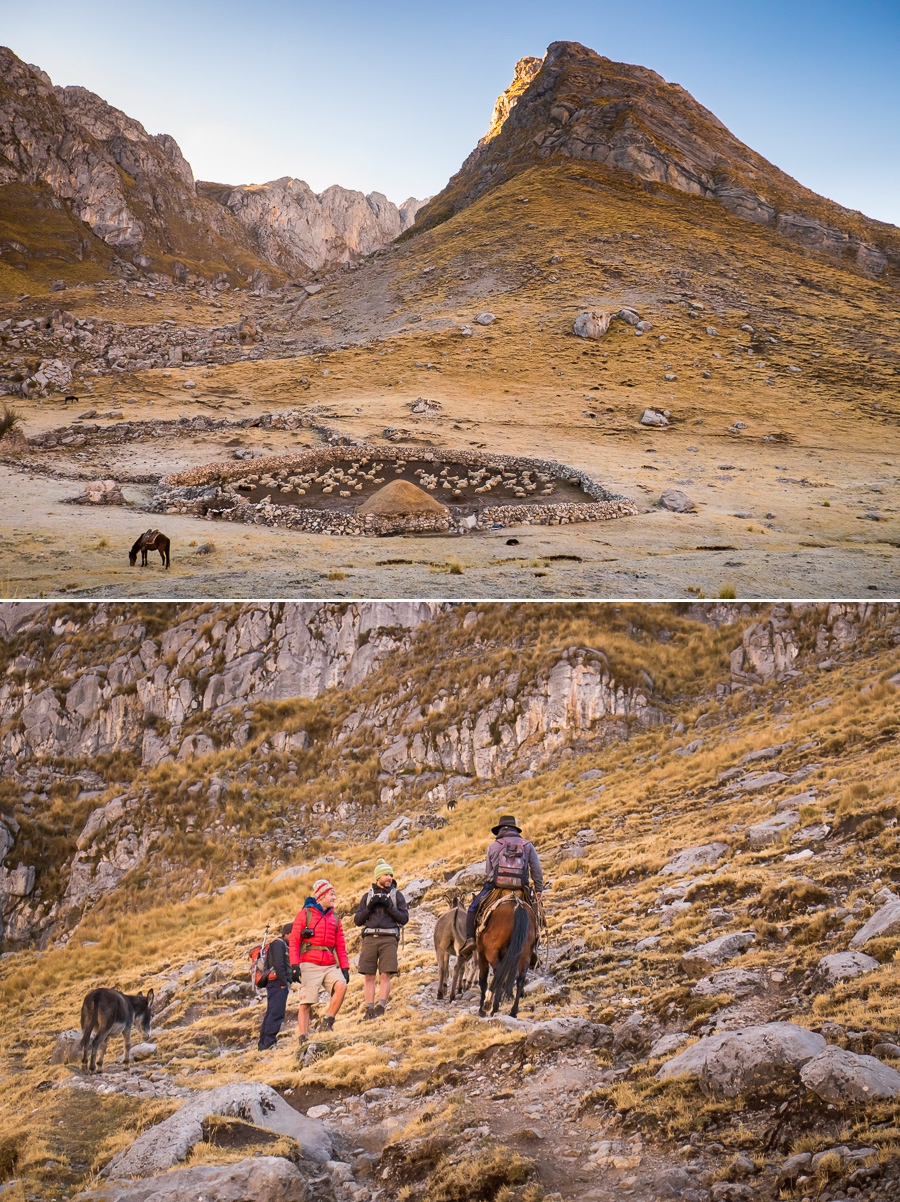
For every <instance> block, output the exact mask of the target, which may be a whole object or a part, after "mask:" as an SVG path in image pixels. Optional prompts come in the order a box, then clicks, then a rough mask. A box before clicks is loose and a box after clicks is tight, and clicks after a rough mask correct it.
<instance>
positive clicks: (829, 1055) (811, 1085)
mask: <svg viewBox="0 0 900 1202" xmlns="http://www.w3.org/2000/svg"><path fill="white" fill-rule="evenodd" d="M800 1079H801V1081H802V1082H803V1084H804V1085H805V1086H807V1088H808V1089H811V1090H812V1091H813V1093H815V1094H818V1096H819V1097H820V1098H822V1100H823V1101H825V1102H833V1103H834V1104H836V1105H840V1106H846V1105H850V1104H852V1103H859V1102H881V1101H890V1100H891V1099H893V1098H896V1097H897V1096H898V1095H900V1073H898V1072H897V1070H896V1069H895V1068H891V1067H890V1065H888V1064H882V1062H881V1061H880V1060H876V1058H875V1057H874V1056H858V1055H857V1054H856V1053H855V1052H848V1051H846V1050H845V1049H844V1048H838V1047H834V1046H833V1045H832V1046H830V1047H827V1048H825V1049H824V1050H823V1051H822V1052H820V1053H819V1054H818V1055H817V1056H815V1057H813V1058H812V1059H811V1060H809V1061H808V1062H807V1063H806V1064H805V1065H804V1066H803V1068H802V1069H801V1070H800Z"/></svg>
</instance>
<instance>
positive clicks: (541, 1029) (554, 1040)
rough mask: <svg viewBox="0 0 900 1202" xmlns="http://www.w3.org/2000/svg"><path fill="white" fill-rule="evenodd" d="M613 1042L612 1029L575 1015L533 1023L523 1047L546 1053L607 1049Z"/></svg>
mask: <svg viewBox="0 0 900 1202" xmlns="http://www.w3.org/2000/svg"><path fill="white" fill-rule="evenodd" d="M612 1041H613V1032H612V1028H611V1027H608V1026H606V1024H605V1023H592V1022H590V1021H589V1020H588V1019H586V1018H579V1017H578V1016H576V1015H571V1016H569V1015H562V1016H560V1017H559V1018H550V1019H547V1021H546V1022H541V1023H535V1025H534V1026H533V1027H532V1029H531V1030H530V1031H529V1032H528V1036H527V1038H526V1039H525V1046H526V1047H528V1048H535V1049H536V1050H537V1051H541V1052H546V1051H550V1050H552V1049H556V1048H569V1047H576V1046H580V1047H590V1048H599V1047H607V1046H608V1045H609V1044H611V1043H612Z"/></svg>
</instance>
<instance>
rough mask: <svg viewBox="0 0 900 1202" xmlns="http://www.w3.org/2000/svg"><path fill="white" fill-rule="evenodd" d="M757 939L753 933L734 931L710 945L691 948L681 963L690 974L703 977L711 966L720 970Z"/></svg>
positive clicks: (714, 940)
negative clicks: (726, 962) (720, 966)
mask: <svg viewBox="0 0 900 1202" xmlns="http://www.w3.org/2000/svg"><path fill="white" fill-rule="evenodd" d="M755 939H756V935H755V934H754V933H753V931H732V932H731V933H730V934H729V935H720V936H719V937H718V939H710V941H709V943H701V944H700V945H699V946H698V947H694V948H691V950H690V951H689V952H685V953H684V955H683V956H682V957H681V963H682V964H683V965H684V967H685V968H686V969H687V971H688V972H692V973H695V974H697V975H698V976H702V975H703V973H704V972H705V971H706V969H707V968H709V967H710V966H712V967H713V968H718V966H719V965H720V964H724V963H725V961H726V960H733V959H734V957H735V956H739V955H740V954H741V952H743V951H744V950H745V949H746V948H748V947H749V946H750V944H751V943H753V942H754V940H755Z"/></svg>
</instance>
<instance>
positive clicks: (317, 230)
mask: <svg viewBox="0 0 900 1202" xmlns="http://www.w3.org/2000/svg"><path fill="white" fill-rule="evenodd" d="M4 186H6V187H8V188H16V189H18V191H16V192H15V194H13V193H9V194H8V195H7V198H6V199H8V200H9V201H10V204H9V206H7V207H8V209H9V212H10V214H11V215H12V214H16V216H17V219H18V222H17V224H16V226H15V231H16V236H15V238H13V239H12V242H10V244H9V245H6V244H4V245H2V247H0V249H2V250H4V251H9V250H12V251H13V252H14V253H13V261H17V257H20V258H23V259H24V263H23V264H22V265H27V263H28V261H29V260H31V259H34V258H46V257H47V255H48V254H51V255H59V254H62V255H63V257H64V258H67V259H68V260H69V261H70V262H79V261H81V260H82V259H84V258H85V256H87V257H92V258H95V259H97V258H99V259H101V260H103V261H105V262H107V263H109V264H111V265H112V264H117V265H118V266H119V267H120V269H122V270H125V271H128V272H131V273H134V271H135V269H137V270H138V271H148V270H149V271H152V272H154V273H162V274H163V275H166V276H172V277H173V278H175V279H176V280H177V281H178V282H180V283H183V282H186V281H187V280H189V279H190V278H191V276H192V275H193V276H195V277H198V276H199V277H211V276H216V277H218V276H220V275H222V274H223V265H224V268H225V272H224V274H225V275H226V276H227V275H228V274H229V273H230V274H231V276H232V278H233V279H234V280H244V281H247V280H249V281H250V282H251V283H256V282H258V281H261V280H263V279H267V278H269V277H270V276H271V275H281V273H282V272H286V273H288V274H296V273H298V272H303V271H309V270H317V269H319V268H321V267H325V266H331V265H334V264H338V263H343V262H346V261H347V260H348V259H350V258H356V257H358V256H359V255H364V254H368V253H369V252H370V251H373V250H377V249H379V248H380V247H382V246H385V245H387V243H389V242H391V241H393V239H394V238H396V237H397V236H398V235H399V234H400V233H401V232H402V231H403V230H404V229H405V228H406V227H407V226H408V225H410V224H411V222H412V220H413V218H414V217H415V214H416V211H417V209H418V207H419V204H420V202H419V201H417V200H415V199H414V198H410V199H409V200H407V201H405V202H404V204H403V205H401V206H400V207H399V208H398V207H397V206H396V205H393V204H392V203H391V202H390V201H388V200H387V199H386V198H385V197H383V196H381V195H380V193H377V192H373V193H371V194H370V195H369V196H368V197H365V196H363V195H362V193H360V192H353V191H349V190H348V189H345V188H340V187H333V188H329V189H327V191H326V192H323V193H322V194H321V195H320V196H316V195H315V194H314V193H313V192H312V191H311V189H309V188H308V187H307V185H306V184H305V183H303V181H302V180H289V179H282V180H276V181H275V182H273V183H271V184H264V185H262V186H259V187H256V186H249V187H242V188H232V187H227V186H222V185H202V186H196V185H195V181H194V176H193V172H192V170H191V167H190V164H189V163H188V162H187V160H186V159H185V157H184V155H183V154H182V153H181V150H180V148H179V146H178V143H177V142H176V141H175V139H174V138H173V137H172V136H171V135H170V134H149V133H148V132H147V131H146V130H145V129H144V127H143V126H142V125H141V124H140V122H139V121H135V120H134V119H133V118H132V117H129V116H128V115H127V114H126V113H123V112H121V111H120V110H119V109H117V108H114V107H113V106H112V105H110V104H107V102H106V101H105V100H103V99H102V98H101V97H99V96H97V95H95V94H94V93H93V92H90V91H88V89H87V88H82V87H75V86H73V87H65V88H63V87H54V86H53V84H52V82H51V80H50V78H49V76H48V75H47V74H46V72H43V71H41V70H40V68H38V67H34V66H29V65H28V64H26V63H23V62H22V61H21V60H20V59H19V58H17V56H16V55H15V54H14V53H13V52H12V51H11V50H9V49H8V48H6V47H0V188H3V187H4ZM42 209H43V210H46V209H51V210H56V211H57V212H62V213H64V214H65V215H66V216H67V217H68V218H69V220H70V225H71V229H70V232H68V233H67V234H66V235H63V234H57V235H56V236H55V237H56V241H55V242H54V244H53V247H49V246H47V245H44V243H43V242H42V241H41V239H42V238H43V237H44V235H43V234H42V232H41V223H40V222H39V221H37V219H36V215H37V214H38V213H39V212H40V210H42ZM13 243H14V245H13ZM173 256H174V257H176V258H174V260H173ZM282 278H283V277H282Z"/></svg>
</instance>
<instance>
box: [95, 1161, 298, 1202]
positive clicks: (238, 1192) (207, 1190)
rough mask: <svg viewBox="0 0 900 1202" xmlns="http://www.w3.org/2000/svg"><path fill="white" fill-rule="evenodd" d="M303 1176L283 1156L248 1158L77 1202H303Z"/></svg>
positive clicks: (118, 1187) (127, 1184)
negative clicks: (198, 1201) (198, 1200)
mask: <svg viewBox="0 0 900 1202" xmlns="http://www.w3.org/2000/svg"><path fill="white" fill-rule="evenodd" d="M314 1196H316V1195H314V1194H312V1193H310V1190H309V1188H308V1187H307V1183H306V1180H305V1177H304V1174H303V1173H302V1172H301V1170H300V1169H299V1168H298V1167H297V1165H295V1164H292V1163H291V1162H290V1161H289V1160H285V1159H284V1158H283V1157H281V1156H251V1157H248V1158H247V1159H246V1160H239V1161H238V1162H237V1163H236V1164H226V1165H195V1166H194V1167H193V1168H190V1169H176V1170H175V1171H174V1172H171V1173H162V1174H161V1175H159V1176H154V1177H150V1178H148V1179H147V1180H144V1181H117V1182H116V1183H115V1185H111V1186H103V1187H101V1188H100V1189H93V1190H88V1191H87V1192H86V1193H83V1194H78V1195H77V1202H194V1200H196V1199H204V1198H208V1199H213V1198H214V1199H215V1200H216V1202H249V1200H250V1199H252V1200H253V1202H307V1199H311V1198H312V1197H314Z"/></svg>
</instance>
